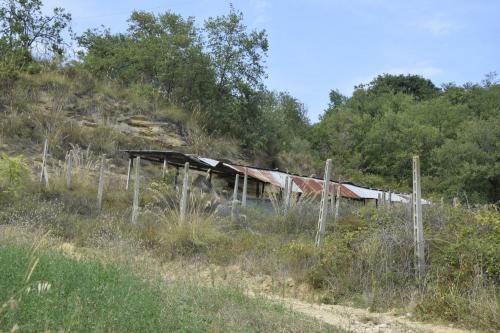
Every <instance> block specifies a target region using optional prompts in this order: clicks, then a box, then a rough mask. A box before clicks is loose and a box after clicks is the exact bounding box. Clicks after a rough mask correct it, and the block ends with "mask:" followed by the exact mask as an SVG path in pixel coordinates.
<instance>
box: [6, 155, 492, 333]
mask: <svg viewBox="0 0 500 333" xmlns="http://www.w3.org/2000/svg"><path fill="white" fill-rule="evenodd" d="M73 154H74V155H75V156H74V160H75V161H78V162H77V163H75V164H76V165H77V166H78V171H75V175H74V183H73V185H72V187H71V188H67V185H66V182H65V179H64V175H65V173H64V169H61V170H60V171H54V170H53V171H52V173H51V182H50V187H49V189H44V188H41V187H40V186H39V185H38V184H36V183H31V185H30V186H27V187H26V188H25V189H24V190H23V195H22V196H20V197H19V199H18V200H14V201H10V202H8V203H4V204H3V207H2V210H1V212H0V224H11V225H17V226H21V227H23V228H35V229H38V230H42V231H51V232H52V234H53V235H54V236H56V237H60V238H62V239H64V240H65V241H69V242H72V243H74V244H77V245H79V246H85V247H91V248H106V247H107V246H110V245H111V244H113V243H116V242H120V243H123V244H127V245H126V246H129V247H134V248H136V249H137V251H138V252H141V251H147V252H148V253H151V254H152V255H154V256H156V257H157V258H158V259H159V260H160V261H164V262H165V261H176V262H197V263H202V264H203V265H210V264H215V265H221V266H229V265H237V266H239V267H241V269H243V270H245V271H246V272H249V273H251V274H255V275H259V274H265V275H269V276H271V277H274V278H276V279H279V280H280V281H281V280H284V277H287V278H292V279H293V280H294V281H296V282H297V283H299V284H303V283H306V284H307V285H309V286H310V287H311V288H312V289H313V292H312V293H313V294H311V296H314V295H321V300H322V301H323V302H328V303H342V302H354V303H355V304H358V305H360V306H363V307H369V308H371V309H372V310H374V311H375V310H376V311H379V310H386V309H389V308H401V309H404V310H405V311H409V312H413V313H415V314H416V315H418V316H420V317H421V318H428V319H440V320H446V321H451V322H456V323H459V324H461V325H464V326H467V327H477V328H481V329H483V330H493V329H494V328H495V327H498V325H499V322H500V318H499V316H498V312H499V311H498V310H499V309H498V297H499V290H498V284H499V281H500V278H499V276H500V268H499V262H500V260H499V253H500V251H499V250H500V243H499V242H500V214H499V212H498V211H497V210H496V208H495V207H482V208H478V209H475V210H467V209H463V208H451V207H446V206H443V207H441V206H426V207H425V209H424V227H425V236H426V253H427V256H426V257H427V274H426V279H425V281H424V285H423V286H419V285H418V284H417V283H416V282H415V278H414V271H413V267H414V263H413V260H414V258H413V226H412V224H411V223H409V211H408V210H407V207H405V206H401V205H393V206H391V207H385V208H378V209H377V208H376V207H373V206H370V205H367V206H362V207H355V206H352V205H351V206H349V204H348V203H347V202H344V203H342V206H341V209H342V210H344V211H346V212H347V213H343V214H341V216H340V219H339V221H338V222H337V225H336V226H335V228H334V227H333V220H332V219H331V218H330V219H329V220H328V222H327V226H328V227H327V235H328V236H327V237H326V240H325V244H324V247H323V248H322V249H321V250H317V249H316V248H315V246H314V233H315V228H316V223H317V214H316V212H317V208H316V206H315V205H317V204H316V203H315V202H317V201H315V199H314V198H309V199H308V198H304V200H299V201H297V202H294V203H293V204H292V206H291V208H290V210H289V211H288V213H287V214H286V215H284V214H283V212H282V211H281V210H280V209H277V210H273V209H272V208H271V207H268V208H252V206H251V205H249V207H247V208H241V209H240V214H241V217H240V218H239V219H237V221H233V220H232V219H230V218H229V217H228V216H225V215H221V214H218V213H216V212H218V211H220V209H218V208H217V206H219V205H221V206H223V205H226V204H227V203H225V202H224V198H222V197H220V196H218V195H216V194H214V193H204V192H203V191H201V190H199V189H197V188H196V187H195V188H193V190H192V191H191V193H190V201H189V207H190V210H189V213H188V218H187V221H186V222H185V223H181V222H180V219H179V212H178V206H179V192H180V191H179V189H175V188H173V187H172V186H171V185H170V184H169V183H168V182H167V180H168V179H167V180H166V179H163V178H161V177H159V175H158V174H154V173H153V174H152V175H153V176H152V177H151V175H149V176H146V177H144V179H143V181H141V184H143V185H142V186H143V189H142V190H141V194H140V197H141V200H140V206H141V208H140V219H139V223H138V225H135V226H134V225H132V224H131V222H130V211H131V202H132V199H131V191H125V190H124V183H125V178H124V177H123V176H120V175H117V174H115V173H108V174H107V176H106V179H107V180H106V187H105V192H104V193H105V194H104V202H103V206H102V209H101V210H98V209H97V206H96V194H97V193H96V192H97V173H96V169H97V167H98V164H97V160H98V159H97V156H94V155H93V154H92V153H88V154H87V152H86V151H85V150H81V149H79V148H77V147H75V148H74V152H73ZM275 200H276V202H275V203H274V205H275V206H276V207H278V206H279V205H280V201H279V200H278V197H276V198H275ZM269 206H272V204H269ZM348 206H349V207H348Z"/></svg>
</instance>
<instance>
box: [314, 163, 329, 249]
mask: <svg viewBox="0 0 500 333" xmlns="http://www.w3.org/2000/svg"><path fill="white" fill-rule="evenodd" d="M331 166H332V160H331V159H328V160H326V165H325V175H324V180H323V191H322V194H321V203H320V208H319V220H318V230H317V232H316V240H315V244H316V247H317V248H319V247H321V246H322V245H323V240H324V238H325V221H326V216H327V215H328V192H329V185H330V168H331Z"/></svg>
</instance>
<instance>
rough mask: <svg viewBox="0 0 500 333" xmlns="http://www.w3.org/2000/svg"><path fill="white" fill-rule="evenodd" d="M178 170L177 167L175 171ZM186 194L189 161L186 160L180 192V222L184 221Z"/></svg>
mask: <svg viewBox="0 0 500 333" xmlns="http://www.w3.org/2000/svg"><path fill="white" fill-rule="evenodd" d="M178 170H179V169H177V172H178ZM176 178H177V177H176ZM188 195H189V162H186V163H185V164H184V179H183V180H182V193H181V202H180V215H179V219H180V223H186V216H187V205H188Z"/></svg>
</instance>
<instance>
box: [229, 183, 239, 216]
mask: <svg viewBox="0 0 500 333" xmlns="http://www.w3.org/2000/svg"><path fill="white" fill-rule="evenodd" d="M239 179H240V175H239V174H236V177H235V180H234V191H233V202H232V205H231V219H232V220H233V221H236V218H237V213H238V212H237V210H238V186H239V184H238V183H239Z"/></svg>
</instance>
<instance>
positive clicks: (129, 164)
mask: <svg viewBox="0 0 500 333" xmlns="http://www.w3.org/2000/svg"><path fill="white" fill-rule="evenodd" d="M133 164H134V160H133V159H132V157H129V158H128V169H127V184H126V185H125V189H126V190H128V184H129V183H130V171H131V170H132V165H133Z"/></svg>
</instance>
